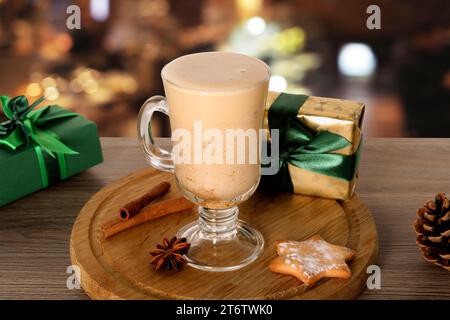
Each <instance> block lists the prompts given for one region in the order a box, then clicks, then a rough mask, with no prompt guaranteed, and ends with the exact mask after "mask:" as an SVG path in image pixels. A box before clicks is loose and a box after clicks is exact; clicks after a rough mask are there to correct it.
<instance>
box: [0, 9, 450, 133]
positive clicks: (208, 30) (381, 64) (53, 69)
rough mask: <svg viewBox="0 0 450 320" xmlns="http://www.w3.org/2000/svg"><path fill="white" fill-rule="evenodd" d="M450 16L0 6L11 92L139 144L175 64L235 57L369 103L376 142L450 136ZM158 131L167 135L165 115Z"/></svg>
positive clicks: (304, 89)
mask: <svg viewBox="0 0 450 320" xmlns="http://www.w3.org/2000/svg"><path fill="white" fill-rule="evenodd" d="M72 4H75V5H78V6H79V8H80V9H81V21H80V22H81V29H79V30H68V28H67V26H66V20H67V19H68V17H69V16H70V14H67V13H66V10H67V7H68V6H70V5H72ZM373 4H375V5H378V6H379V7H380V9H381V29H380V30H376V29H375V30H369V29H368V28H367V26H366V20H367V19H368V17H369V16H370V14H367V13H366V10H367V7H368V6H370V5H373ZM449 18H450V1H448V0H442V1H438V0H431V1H420V0H417V1H412V0H409V1H403V0H384V1H374V0H369V1H366V0H90V1H89V0H78V1H76V0H70V1H66V0H57V1H56V0H55V1H50V0H39V1H38V0H0V73H1V76H0V94H2V95H10V96H12V95H20V94H25V95H26V96H27V97H28V98H29V100H31V101H33V100H35V99H37V98H38V97H40V96H41V95H43V94H45V95H46V96H47V98H48V100H49V101H48V102H50V103H57V104H59V105H61V106H64V107H66V108H68V109H71V110H74V111H76V112H78V113H81V114H83V115H85V116H86V117H87V118H89V119H91V120H93V121H95V122H96V123H97V124H98V126H99V130H100V134H101V135H102V136H129V137H133V136H135V135H136V132H135V131H136V129H135V121H136V116H137V112H138V110H139V107H140V106H141V104H142V103H143V102H144V101H145V100H146V98H148V97H149V96H151V95H155V94H163V88H162V83H161V79H160V71H161V68H162V67H163V66H164V64H166V63H167V62H169V61H171V60H172V59H174V58H176V57H178V56H180V55H183V54H187V53H193V52H200V51H211V50H228V51H236V52H241V53H245V54H248V55H252V56H255V57H258V58H260V59H262V60H264V61H265V62H266V63H268V64H269V65H270V67H271V69H272V78H271V82H270V88H271V89H272V90H277V91H287V92H292V93H306V94H312V95H318V96H328V97H338V98H346V99H355V100H360V101H363V102H365V103H366V105H367V110H366V114H365V127H364V131H365V134H366V136H378V137H381V136H384V137H401V136H421V137H450V125H449V123H450V19H449ZM0 117H1V115H0ZM154 127H156V128H157V130H158V131H159V134H160V135H167V133H168V123H167V119H165V118H164V117H163V116H160V118H157V123H156V124H155V125H154Z"/></svg>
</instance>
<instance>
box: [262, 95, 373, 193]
mask: <svg viewBox="0 0 450 320" xmlns="http://www.w3.org/2000/svg"><path fill="white" fill-rule="evenodd" d="M363 117H364V104H363V103H360V102H356V101H351V100H342V99H332V98H322V97H314V96H306V95H301V94H288V93H278V92H269V95H268V98H267V102H266V110H265V118H264V121H265V123H264V125H265V128H266V129H279V130H280V131H279V133H280V152H279V153H280V156H279V166H280V168H279V171H278V173H277V174H276V175H273V176H263V177H262V180H261V184H262V186H263V187H264V186H265V187H268V188H270V189H274V190H280V191H289V192H294V193H299V194H305V195H311V196H319V197H324V198H331V199H338V200H347V199H350V198H351V197H352V195H353V193H354V190H355V183H356V179H357V173H358V162H359V157H360V153H361V145H362V133H361V130H362V122H363Z"/></svg>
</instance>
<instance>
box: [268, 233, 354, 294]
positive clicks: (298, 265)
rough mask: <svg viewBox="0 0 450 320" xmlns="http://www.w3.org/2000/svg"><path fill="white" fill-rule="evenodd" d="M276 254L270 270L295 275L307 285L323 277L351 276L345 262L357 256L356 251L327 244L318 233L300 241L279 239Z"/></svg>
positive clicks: (346, 277)
mask: <svg viewBox="0 0 450 320" xmlns="http://www.w3.org/2000/svg"><path fill="white" fill-rule="evenodd" d="M277 253H278V257H276V258H275V259H274V260H272V262H271V263H270V266H269V268H270V270H271V271H273V272H276V273H282V274H288V275H291V276H294V277H296V278H298V279H299V280H300V281H303V282H304V283H305V284H307V285H308V286H312V285H313V284H315V283H316V282H317V281H319V280H320V279H322V278H343V279H348V278H350V276H351V271H350V268H349V267H348V265H347V264H346V261H349V260H350V259H352V258H353V256H354V255H355V251H354V250H352V249H349V248H346V247H342V246H337V245H334V244H331V243H328V242H326V241H325V240H323V239H322V237H321V236H319V235H315V236H313V237H311V238H309V239H308V240H305V241H301V242H298V241H278V242H277Z"/></svg>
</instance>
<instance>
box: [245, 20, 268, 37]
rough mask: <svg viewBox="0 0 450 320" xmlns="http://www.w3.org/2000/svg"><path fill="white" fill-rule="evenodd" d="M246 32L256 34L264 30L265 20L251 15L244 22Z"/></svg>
mask: <svg viewBox="0 0 450 320" xmlns="http://www.w3.org/2000/svg"><path fill="white" fill-rule="evenodd" d="M245 27H246V28H247V31H248V33H250V34H251V35H254V36H257V35H260V34H262V33H264V31H265V30H266V21H264V19H263V18H261V17H253V18H250V19H248V20H247V22H246V23H245Z"/></svg>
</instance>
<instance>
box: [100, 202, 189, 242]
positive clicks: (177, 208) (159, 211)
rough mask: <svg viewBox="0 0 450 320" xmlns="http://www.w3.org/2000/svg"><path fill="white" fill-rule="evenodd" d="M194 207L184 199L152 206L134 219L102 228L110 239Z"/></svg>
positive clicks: (109, 224) (107, 224) (108, 224)
mask: <svg viewBox="0 0 450 320" xmlns="http://www.w3.org/2000/svg"><path fill="white" fill-rule="evenodd" d="M193 206H194V205H193V204H192V202H190V201H188V200H187V199H185V198H182V197H180V198H176V199H169V200H165V201H161V202H158V203H155V204H150V205H148V206H147V207H145V208H144V209H142V210H141V212H140V213H139V214H138V215H135V216H134V217H132V218H129V219H127V220H120V221H118V222H117V223H111V222H108V223H106V224H105V225H104V226H103V227H102V229H103V234H104V236H105V238H106V239H108V238H109V237H112V236H113V235H115V234H118V233H120V232H122V231H125V230H127V229H130V228H132V227H134V226H137V225H140V224H142V223H144V222H147V221H149V220H153V219H156V218H159V217H163V216H166V215H169V214H172V213H176V212H181V211H185V210H188V209H191V208H192V207H193Z"/></svg>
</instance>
